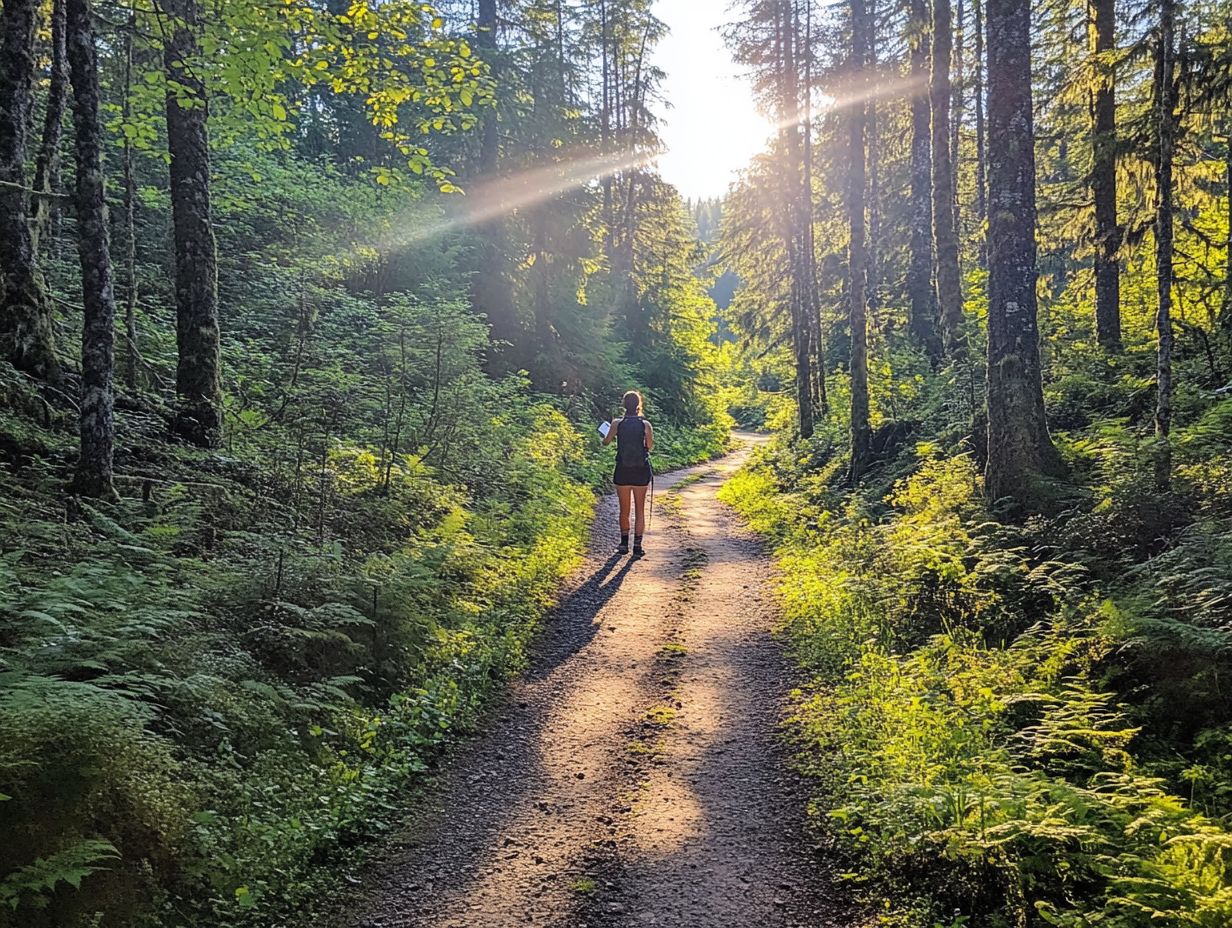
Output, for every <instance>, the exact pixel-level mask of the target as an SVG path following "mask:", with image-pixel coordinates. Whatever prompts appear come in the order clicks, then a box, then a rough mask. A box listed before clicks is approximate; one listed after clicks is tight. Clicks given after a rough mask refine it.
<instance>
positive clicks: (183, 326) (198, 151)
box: [163, 0, 222, 447]
mask: <svg viewBox="0 0 1232 928" xmlns="http://www.w3.org/2000/svg"><path fill="white" fill-rule="evenodd" d="M163 11H164V13H165V14H166V15H167V17H168V19H169V20H170V27H169V29H170V34H169V36H168V37H167V39H166V40H165V45H164V50H163V61H164V66H165V67H166V70H167V78H168V81H167V147H168V150H169V152H170V155H171V214H172V220H173V224H174V228H175V301H176V341H177V345H178V349H179V360H178V363H177V365H176V375H175V389H176V393H177V394H178V396H179V403H180V405H179V409H178V411H177V416H176V429H177V431H178V432H179V433H180V434H181V435H182V436H183V437H184V438H185V439H187V440H188V441H190V442H192V443H194V444H197V445H201V446H204V447H209V446H213V445H217V444H218V443H219V442H220V441H221V439H222V380H221V371H220V366H221V348H220V340H219V318H218V248H217V244H216V242H215V239H214V227H213V215H212V209H211V205H210V143H209V128H208V122H207V120H208V116H209V100H208V96H207V94H206V88H205V81H204V79H203V77H202V75H201V65H200V60H201V45H200V35H201V30H202V26H203V21H202V10H201V5H200V3H199V2H198V0H163Z"/></svg>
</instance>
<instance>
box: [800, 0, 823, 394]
mask: <svg viewBox="0 0 1232 928" xmlns="http://www.w3.org/2000/svg"><path fill="white" fill-rule="evenodd" d="M802 36H803V55H804V93H803V97H804V121H803V126H802V128H803V131H804V165H803V171H802V172H801V180H802V182H803V183H802V185H801V189H800V196H801V200H800V209H801V211H802V213H803V217H802V218H803V222H804V230H803V232H804V240H803V243H802V248H803V251H804V255H803V257H804V273H805V286H806V290H805V292H806V295H807V297H806V300H805V305H804V313H805V317H806V325H807V327H808V332H809V344H810V345H811V346H812V363H811V367H812V380H813V383H812V391H811V392H812V398H813V407H814V411H815V413H817V414H821V415H825V413H826V412H827V410H828V408H829V398H828V397H827V396H826V368H825V340H824V334H823V332H822V327H821V296H820V293H819V286H818V281H817V240H816V233H815V230H814V224H813V0H804V32H803V33H802Z"/></svg>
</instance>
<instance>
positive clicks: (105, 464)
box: [65, 0, 115, 496]
mask: <svg viewBox="0 0 1232 928" xmlns="http://www.w3.org/2000/svg"><path fill="white" fill-rule="evenodd" d="M65 6H66V20H67V23H66V26H67V28H66V36H67V53H68V61H69V69H70V73H71V77H72V84H73V130H74V132H73V138H74V144H75V146H76V152H77V183H76V198H75V202H76V207H77V243H78V254H79V256H80V259H81V293H82V300H83V305H84V308H85V312H84V316H83V321H82V333H81V410H80V418H79V421H80V440H81V447H80V455H79V458H78V463H77V474H76V478H75V480H74V486H75V488H76V490H77V491H78V492H80V493H84V494H86V495H88V496H113V495H115V489H114V488H113V487H112V449H113V447H114V445H115V414H114V411H113V406H114V399H113V396H112V373H113V369H114V354H115V352H114V343H115V295H114V293H113V291H112V273H111V253H110V245H109V242H108V230H107V198H106V195H105V193H104V189H103V188H104V183H103V157H102V151H103V133H102V125H101V123H100V121H99V111H100V106H101V102H100V97H101V94H100V92H99V79H98V63H97V60H96V54H97V53H96V50H95V44H94V42H95V40H94V22H93V17H92V14H91V10H90V2H89V0H65Z"/></svg>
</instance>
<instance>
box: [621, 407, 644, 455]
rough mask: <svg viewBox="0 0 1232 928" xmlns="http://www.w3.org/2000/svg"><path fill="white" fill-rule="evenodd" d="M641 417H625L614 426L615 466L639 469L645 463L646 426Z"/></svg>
mask: <svg viewBox="0 0 1232 928" xmlns="http://www.w3.org/2000/svg"><path fill="white" fill-rule="evenodd" d="M645 421H646V420H644V419H643V418H642V417H641V416H625V417H624V418H623V419H621V420H620V424H619V425H618V426H616V466H617V467H640V466H641V465H643V464H645V463H646V460H647V455H646V425H645Z"/></svg>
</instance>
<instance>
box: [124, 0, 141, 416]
mask: <svg viewBox="0 0 1232 928" xmlns="http://www.w3.org/2000/svg"><path fill="white" fill-rule="evenodd" d="M136 28H137V14H136V13H131V14H129V17H128V29H127V31H126V33H125V36H124V102H123V104H122V113H123V118H124V121H125V122H127V121H128V119H129V117H130V116H131V115H132V83H133V35H134V33H135V31H136ZM123 171H124V205H123V206H124V385H125V386H126V387H128V389H129V390H132V391H134V392H135V391H136V390H137V389H138V388H139V387H140V380H141V374H140V367H141V345H140V343H139V342H138V336H137V179H136V176H135V174H134V171H133V143H132V140H131V139H130V138H129V137H128V136H127V135H126V136H125V137H124V146H123Z"/></svg>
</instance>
